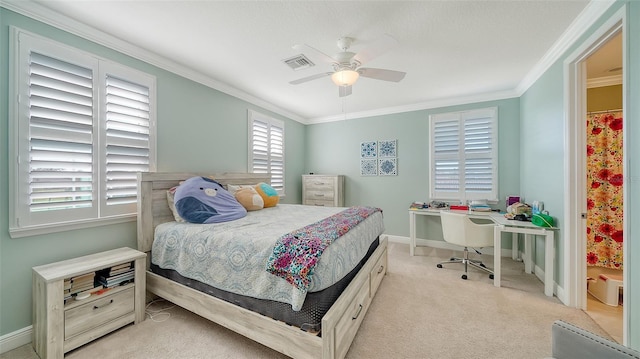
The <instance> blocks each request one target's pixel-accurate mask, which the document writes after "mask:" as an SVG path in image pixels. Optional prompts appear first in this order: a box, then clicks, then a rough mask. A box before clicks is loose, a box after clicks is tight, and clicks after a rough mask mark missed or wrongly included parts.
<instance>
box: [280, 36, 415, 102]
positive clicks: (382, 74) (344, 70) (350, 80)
mask: <svg viewBox="0 0 640 359" xmlns="http://www.w3.org/2000/svg"><path fill="white" fill-rule="evenodd" d="M353 41H354V39H353V38H351V37H341V38H339V39H338V48H339V49H340V50H341V52H339V53H337V54H336V55H335V56H333V57H331V56H329V55H327V54H325V53H324V52H322V51H320V50H318V49H316V48H314V47H311V46H309V45H307V44H304V45H295V46H294V47H293V48H294V49H296V50H299V51H303V52H305V51H306V52H307V53H308V55H309V57H311V58H313V59H315V60H317V61H321V62H326V63H329V64H330V65H331V66H332V67H333V71H332V72H323V73H319V74H315V75H311V76H307V77H303V78H301V79H297V80H294V81H291V82H289V83H290V84H292V85H298V84H301V83H304V82H307V81H311V80H315V79H319V78H323V77H326V76H331V80H333V82H334V83H335V84H336V85H338V89H339V96H340V97H344V96H349V95H351V86H352V85H353V84H354V83H355V82H356V81H357V80H358V78H359V77H360V76H362V77H368V78H372V79H375V80H382V81H392V82H399V81H400V80H402V79H403V78H404V76H405V75H406V73H405V72H401V71H394V70H386V69H377V68H372V67H361V66H362V65H363V64H365V63H367V62H368V61H370V60H372V59H373V58H375V57H377V56H379V55H381V54H383V53H384V52H386V51H388V50H389V49H391V48H392V47H394V46H395V45H397V43H398V42H397V40H396V39H394V38H393V37H391V36H389V35H387V34H385V35H384V36H382V37H381V38H379V39H378V40H376V41H375V42H374V43H373V44H372V45H371V46H369V47H367V48H365V49H363V50H361V51H360V52H358V53H357V54H356V53H353V52H351V51H349V47H351V44H352V43H353Z"/></svg>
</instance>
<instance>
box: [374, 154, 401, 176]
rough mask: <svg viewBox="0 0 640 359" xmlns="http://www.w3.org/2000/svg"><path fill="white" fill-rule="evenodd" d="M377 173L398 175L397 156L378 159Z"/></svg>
mask: <svg viewBox="0 0 640 359" xmlns="http://www.w3.org/2000/svg"><path fill="white" fill-rule="evenodd" d="M378 174H379V175H380V176H397V175H398V159H397V158H381V159H379V160H378Z"/></svg>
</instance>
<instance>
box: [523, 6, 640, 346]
mask: <svg viewBox="0 0 640 359" xmlns="http://www.w3.org/2000/svg"><path fill="white" fill-rule="evenodd" d="M625 4H626V5H627V25H628V26H627V28H626V30H625V33H626V34H625V35H626V36H627V43H626V46H627V50H628V53H627V58H626V64H625V66H626V69H625V71H626V78H625V79H624V80H625V82H626V86H627V87H626V92H627V95H628V99H629V101H628V102H627V103H626V104H625V106H626V108H625V112H626V117H627V118H626V126H627V127H626V138H625V144H626V146H627V149H626V153H625V157H626V158H627V165H626V170H627V171H628V172H627V176H626V178H625V190H626V191H627V193H628V195H627V198H629V199H631V200H630V201H628V202H627V203H625V208H626V213H625V216H626V218H627V221H628V223H629V231H628V232H627V233H625V241H626V242H627V248H628V250H627V253H626V255H627V257H626V259H625V263H624V265H625V272H626V273H628V275H629V276H628V278H629V280H628V282H627V283H625V288H624V290H625V291H626V292H627V302H625V309H626V310H627V313H628V315H627V317H628V318H629V330H628V336H627V337H628V338H629V343H628V344H629V345H630V346H631V347H633V348H635V349H640V313H639V310H640V238H639V236H640V223H639V222H638V221H634V220H633V219H634V218H636V217H637V216H638V213H640V208H638V201H637V200H635V199H637V198H640V183H639V182H640V170H639V169H638V168H639V167H640V157H639V156H636V155H635V154H637V153H639V152H640V143H639V141H634V138H639V137H640V128H639V127H638V123H639V122H638V119H640V107H639V106H638V101H637V100H636V99H638V97H639V96H640V88H639V86H640V36H639V35H638V34H640V21H639V20H640V3H639V2H634V1H629V2H627V1H618V2H617V3H616V4H614V5H612V7H611V8H610V9H609V10H608V11H607V13H606V14H605V15H603V16H602V17H601V19H599V20H598V21H597V22H596V23H595V24H594V25H593V27H592V28H591V29H590V30H589V31H587V32H586V33H585V34H584V35H583V36H582V37H581V38H580V39H579V40H578V41H577V42H576V43H575V44H574V45H573V46H572V47H571V48H570V49H569V50H567V52H566V53H565V54H564V55H563V56H562V57H561V58H560V59H559V60H558V61H557V62H556V63H555V64H554V65H553V66H551V67H550V68H549V69H548V70H547V71H546V72H545V74H544V75H543V76H541V77H540V78H539V79H538V81H537V82H536V83H535V84H534V85H533V86H531V87H530V88H529V89H528V90H527V91H526V93H525V94H523V95H522V96H521V98H520V106H521V107H520V117H521V125H520V138H521V142H522V149H521V152H520V158H521V163H522V166H521V167H520V171H521V182H520V186H521V190H522V193H523V194H524V195H525V196H526V197H528V198H534V197H535V198H538V199H540V200H543V201H544V202H545V209H548V210H549V211H550V212H551V214H553V215H554V217H556V218H557V220H558V226H559V227H560V231H559V235H558V236H557V237H556V238H557V240H556V263H555V264H556V268H560V270H558V271H556V273H555V277H556V282H557V283H558V285H559V286H564V278H563V273H562V270H561V269H562V266H563V265H564V263H563V262H564V261H563V258H564V255H565V253H564V251H563V241H564V240H565V239H564V237H563V230H562V228H563V222H564V215H563V213H564V212H563V211H564V203H563V197H564V188H563V183H564V171H565V169H564V162H563V158H564V152H565V151H564V138H565V129H564V108H563V106H564V101H565V99H564V93H563V88H564V78H563V75H564V74H563V61H564V60H565V59H566V58H567V57H568V56H569V54H571V53H572V52H573V51H575V50H576V49H577V48H578V47H579V46H581V45H582V44H583V43H584V42H585V41H586V39H587V37H589V36H590V35H591V34H593V33H594V32H595V31H596V30H597V29H598V28H599V27H600V26H602V25H603V24H604V22H605V21H606V20H607V19H609V18H610V17H611V16H612V15H613V14H614V13H615V12H616V11H617V10H619V9H620V8H621V7H622V6H624V5H625ZM542 246H543V243H542V240H539V241H538V242H537V243H536V249H537V250H536V252H537V258H536V262H537V264H538V265H540V266H543V263H544V258H543V257H542V253H543V252H544V250H543V247H542Z"/></svg>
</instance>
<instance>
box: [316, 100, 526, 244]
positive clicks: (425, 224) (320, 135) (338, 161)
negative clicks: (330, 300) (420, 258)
mask: <svg viewBox="0 0 640 359" xmlns="http://www.w3.org/2000/svg"><path fill="white" fill-rule="evenodd" d="M336 101H337V99H336ZM347 101H349V100H348V99H347ZM485 107H497V108H498V143H499V147H498V150H499V163H498V168H499V171H500V177H499V181H500V182H499V186H500V187H499V190H500V198H505V197H506V195H508V194H517V193H518V192H519V182H520V172H519V143H518V138H519V134H520V101H519V99H518V98H512V99H507V100H500V101H489V102H483V103H475V104H468V105H463V106H452V107H445V108H438V109H430V110H421V111H413V112H405V113H399V114H392V115H385V116H376V117H369V118H361V119H354V120H348V121H339V122H330V123H323V124H315V125H310V126H307V144H306V145H307V150H306V161H305V172H313V173H319V174H332V173H333V174H343V175H345V176H346V183H345V197H346V198H345V201H346V205H348V206H353V205H372V206H377V207H380V208H382V209H383V211H384V222H385V227H386V231H385V233H387V234H390V235H396V236H404V237H408V236H409V214H408V212H407V211H408V208H409V204H411V202H413V201H429V198H428V196H429V159H428V157H429V115H431V114H436V113H444V112H452V111H462V110H469V109H476V108H485ZM394 139H395V140H397V141H398V142H397V144H398V175H397V176H372V177H363V176H360V143H361V142H365V141H377V140H394ZM500 207H501V208H502V209H504V208H505V206H504V203H503V201H501V202H500ZM431 221H439V219H437V218H419V221H418V222H419V223H417V234H418V238H427V239H436V240H442V231H441V230H440V228H439V226H430V225H429V224H431ZM505 246H506V247H510V244H509V243H507V242H505Z"/></svg>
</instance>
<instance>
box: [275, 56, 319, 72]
mask: <svg viewBox="0 0 640 359" xmlns="http://www.w3.org/2000/svg"><path fill="white" fill-rule="evenodd" d="M282 62H284V63H285V64H286V65H287V66H289V67H290V68H291V69H292V70H296V71H297V70H302V69H306V68H309V67H311V66H315V64H314V63H313V62H311V60H309V59H308V58H307V57H306V56H304V55H303V54H300V55H296V56H294V57H290V58H288V59H284V60H282Z"/></svg>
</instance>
